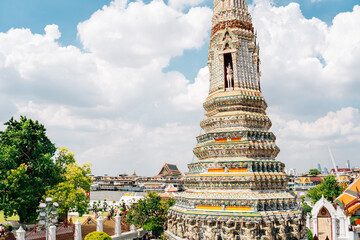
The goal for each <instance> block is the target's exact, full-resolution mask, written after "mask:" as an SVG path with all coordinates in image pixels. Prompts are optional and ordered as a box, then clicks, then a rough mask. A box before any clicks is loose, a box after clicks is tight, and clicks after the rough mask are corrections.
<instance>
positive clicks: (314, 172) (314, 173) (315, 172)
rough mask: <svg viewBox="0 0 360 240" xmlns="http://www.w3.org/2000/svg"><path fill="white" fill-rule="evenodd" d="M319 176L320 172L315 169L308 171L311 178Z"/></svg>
mask: <svg viewBox="0 0 360 240" xmlns="http://www.w3.org/2000/svg"><path fill="white" fill-rule="evenodd" d="M319 174H321V172H320V171H319V170H317V169H310V171H309V175H311V176H317V175H319Z"/></svg>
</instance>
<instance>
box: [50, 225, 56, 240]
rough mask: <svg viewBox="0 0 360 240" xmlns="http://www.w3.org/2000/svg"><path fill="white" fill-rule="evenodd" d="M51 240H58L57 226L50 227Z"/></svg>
mask: <svg viewBox="0 0 360 240" xmlns="http://www.w3.org/2000/svg"><path fill="white" fill-rule="evenodd" d="M49 240H56V227H55V226H50V227H49Z"/></svg>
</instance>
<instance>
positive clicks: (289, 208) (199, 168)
mask: <svg viewBox="0 0 360 240" xmlns="http://www.w3.org/2000/svg"><path fill="white" fill-rule="evenodd" d="M259 65H260V60H259V46H258V45H257V43H256V34H255V33H254V28H253V25H252V20H251V16H250V14H249V12H248V5H247V1H246V0H214V16H213V19H212V30H211V38H210V46H209V58H208V66H209V70H210V89H209V96H208V97H207V99H206V100H205V103H204V108H205V110H206V114H205V115H206V118H205V120H203V121H202V122H201V124H200V125H201V128H202V129H203V130H204V133H203V134H201V135H200V136H199V137H197V145H196V147H195V148H194V154H195V155H196V157H197V161H195V162H193V163H191V164H189V173H187V174H186V176H185V178H184V181H185V187H186V189H187V190H186V191H185V192H183V193H180V194H179V195H178V197H176V205H175V206H174V207H172V208H171V209H170V210H169V220H168V222H167V226H166V227H167V231H166V237H167V239H191V240H200V239H209V240H210V239H211V240H214V239H223V240H226V239H234V240H235V239H269V240H270V239H284V240H285V239H301V238H302V237H303V236H304V235H305V230H306V227H305V226H304V225H305V222H304V216H303V214H302V209H301V207H300V206H299V204H298V203H297V202H296V196H295V195H294V194H292V193H290V192H288V191H287V190H286V185H287V182H288V178H287V176H286V175H285V173H284V164H283V163H281V162H279V161H277V160H276V156H277V155H278V153H279V148H278V147H277V146H276V145H275V139H276V137H275V135H274V134H273V133H272V132H270V131H269V129H270V127H271V121H270V119H269V117H268V116H267V115H266V112H265V110H266V108H267V104H266V102H265V100H264V98H263V96H262V93H261V88H260V70H259Z"/></svg>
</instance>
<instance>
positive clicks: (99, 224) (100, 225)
mask: <svg viewBox="0 0 360 240" xmlns="http://www.w3.org/2000/svg"><path fill="white" fill-rule="evenodd" d="M96 231H98V232H103V231H104V230H103V218H102V217H101V216H100V217H98V219H97V226H96Z"/></svg>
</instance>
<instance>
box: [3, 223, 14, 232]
mask: <svg viewBox="0 0 360 240" xmlns="http://www.w3.org/2000/svg"><path fill="white" fill-rule="evenodd" d="M4 228H5V229H6V230H8V231H10V232H11V231H12V230H13V229H14V228H13V226H11V225H10V224H6V225H5V226H4Z"/></svg>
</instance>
